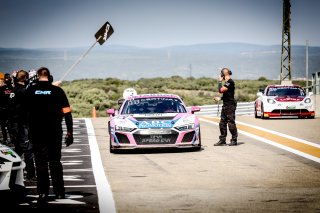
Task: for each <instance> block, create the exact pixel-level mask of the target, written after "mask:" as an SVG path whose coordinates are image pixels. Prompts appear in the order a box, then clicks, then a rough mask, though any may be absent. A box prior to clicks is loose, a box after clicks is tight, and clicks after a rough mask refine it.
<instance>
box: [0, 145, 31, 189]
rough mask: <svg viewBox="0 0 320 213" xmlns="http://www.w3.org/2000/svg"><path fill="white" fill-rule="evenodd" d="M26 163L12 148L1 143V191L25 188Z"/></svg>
mask: <svg viewBox="0 0 320 213" xmlns="http://www.w3.org/2000/svg"><path fill="white" fill-rule="evenodd" d="M24 168H25V163H24V162H23V161H22V160H21V158H20V156H19V155H18V154H17V153H15V152H14V151H13V150H12V149H11V148H10V147H7V146H5V145H2V144H1V143H0V191H3V190H13V189H15V188H17V187H23V188H24V182H23V169H24Z"/></svg>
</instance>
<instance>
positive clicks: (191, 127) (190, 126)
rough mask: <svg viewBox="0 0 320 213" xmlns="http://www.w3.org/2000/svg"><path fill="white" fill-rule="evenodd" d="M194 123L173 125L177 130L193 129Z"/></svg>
mask: <svg viewBox="0 0 320 213" xmlns="http://www.w3.org/2000/svg"><path fill="white" fill-rule="evenodd" d="M194 126H195V125H194V124H185V125H182V126H177V127H175V128H176V129H177V130H179V131H187V130H190V129H194Z"/></svg>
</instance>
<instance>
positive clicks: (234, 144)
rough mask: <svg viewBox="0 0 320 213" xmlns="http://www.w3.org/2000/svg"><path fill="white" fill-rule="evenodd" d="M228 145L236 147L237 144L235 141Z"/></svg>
mask: <svg viewBox="0 0 320 213" xmlns="http://www.w3.org/2000/svg"><path fill="white" fill-rule="evenodd" d="M228 145H229V146H237V145H238V143H237V141H234V140H232V141H230V143H229V144H228Z"/></svg>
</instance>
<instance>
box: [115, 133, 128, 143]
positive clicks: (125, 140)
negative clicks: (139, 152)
mask: <svg viewBox="0 0 320 213" xmlns="http://www.w3.org/2000/svg"><path fill="white" fill-rule="evenodd" d="M116 136H117V138H118V141H119V143H130V141H129V139H128V137H127V136H126V135H124V134H120V133H116Z"/></svg>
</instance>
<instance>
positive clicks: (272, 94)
mask: <svg viewBox="0 0 320 213" xmlns="http://www.w3.org/2000/svg"><path fill="white" fill-rule="evenodd" d="M257 95H258V98H257V99H256V100H255V103H254V109H255V117H256V118H259V117H260V118H262V119H264V118H270V117H279V116H298V117H299V118H314V117H315V111H314V104H313V101H312V98H311V96H312V93H309V94H308V95H307V94H306V93H305V91H304V90H303V89H302V88H301V87H300V86H297V85H289V86H287V85H270V86H267V87H266V88H265V90H264V92H263V93H262V92H258V93H257Z"/></svg>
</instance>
